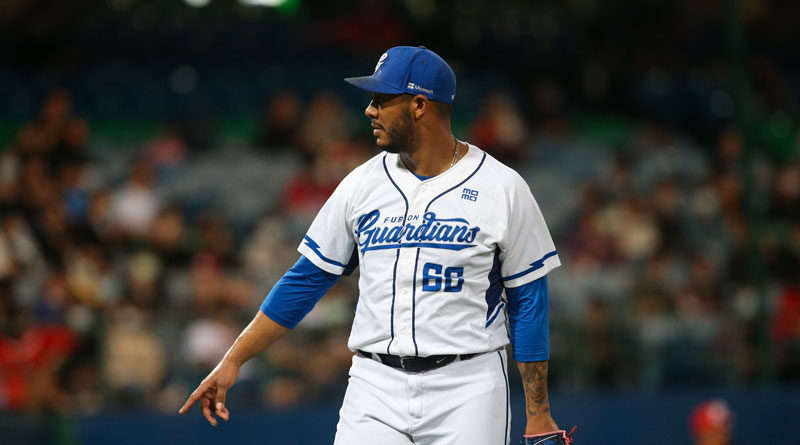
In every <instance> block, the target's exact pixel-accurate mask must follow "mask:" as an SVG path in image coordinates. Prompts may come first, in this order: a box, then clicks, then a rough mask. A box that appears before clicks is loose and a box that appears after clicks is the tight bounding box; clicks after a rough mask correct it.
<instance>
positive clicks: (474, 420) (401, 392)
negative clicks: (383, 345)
mask: <svg viewBox="0 0 800 445" xmlns="http://www.w3.org/2000/svg"><path fill="white" fill-rule="evenodd" d="M510 428H511V410H510V406H509V393H508V370H507V365H506V352H505V350H502V351H495V352H490V353H486V354H482V355H479V356H477V357H473V358H472V359H469V360H465V361H455V362H453V363H450V364H448V365H446V366H443V367H441V368H439V369H435V370H432V371H427V372H422V373H416V374H415V373H409V372H405V371H403V370H399V369H395V368H391V367H389V366H386V365H383V364H381V363H379V362H377V361H375V360H372V359H369V358H364V357H361V356H359V355H355V356H354V357H353V365H352V366H351V368H350V379H349V381H348V386H347V392H346V393H345V396H344V402H343V404H342V409H341V410H340V411H339V423H338V425H337V426H336V439H335V441H334V444H335V445H456V444H458V445H462V444H466V443H470V444H480V445H508V443H509V434H510Z"/></svg>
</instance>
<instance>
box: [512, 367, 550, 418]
mask: <svg viewBox="0 0 800 445" xmlns="http://www.w3.org/2000/svg"><path fill="white" fill-rule="evenodd" d="M547 364H548V362H547V361H543V362H518V365H519V371H520V374H521V375H522V385H523V386H524V387H525V406H526V407H527V413H528V416H536V415H538V414H544V413H549V412H550V400H549V398H548V397H547Z"/></svg>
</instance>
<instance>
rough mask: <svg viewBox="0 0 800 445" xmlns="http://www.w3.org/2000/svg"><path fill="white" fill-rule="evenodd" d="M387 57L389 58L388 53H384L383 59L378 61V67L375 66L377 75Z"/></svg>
mask: <svg viewBox="0 0 800 445" xmlns="http://www.w3.org/2000/svg"><path fill="white" fill-rule="evenodd" d="M387 56H388V54H386V53H383V54H382V55H381V58H380V59H378V64H377V65H375V72H376V73H377V72H378V68H380V67H381V65H383V61H384V60H386V57H387Z"/></svg>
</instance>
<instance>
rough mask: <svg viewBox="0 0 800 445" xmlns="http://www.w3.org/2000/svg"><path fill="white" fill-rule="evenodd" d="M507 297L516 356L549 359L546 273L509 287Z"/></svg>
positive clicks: (510, 328)
mask: <svg viewBox="0 0 800 445" xmlns="http://www.w3.org/2000/svg"><path fill="white" fill-rule="evenodd" d="M506 297H507V298H508V321H509V330H510V336H511V344H512V345H513V346H514V360H516V361H518V362H540V361H544V360H550V321H549V319H550V316H549V309H548V296H547V276H546V275H545V276H543V277H542V278H539V279H538V280H534V281H531V282H530V283H528V284H524V285H522V286H519V287H511V288H506Z"/></svg>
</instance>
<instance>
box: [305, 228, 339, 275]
mask: <svg viewBox="0 0 800 445" xmlns="http://www.w3.org/2000/svg"><path fill="white" fill-rule="evenodd" d="M305 240H306V246H308V247H309V248H310V249H311V250H313V251H314V253H316V254H317V256H318V257H319V258H320V259H321V260H322V261H325V262H326V263H328V264H333V265H334V266H338V267H341V268H344V267H345V265H344V264H342V263H340V262H338V261H336V260H332V259H330V258H328V257H326V256H325V255H323V254H322V252H320V250H319V244H317V242H316V241H314V240H313V239H311V237H309V236H308V235H306V236H305Z"/></svg>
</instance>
